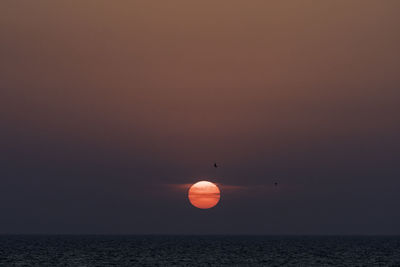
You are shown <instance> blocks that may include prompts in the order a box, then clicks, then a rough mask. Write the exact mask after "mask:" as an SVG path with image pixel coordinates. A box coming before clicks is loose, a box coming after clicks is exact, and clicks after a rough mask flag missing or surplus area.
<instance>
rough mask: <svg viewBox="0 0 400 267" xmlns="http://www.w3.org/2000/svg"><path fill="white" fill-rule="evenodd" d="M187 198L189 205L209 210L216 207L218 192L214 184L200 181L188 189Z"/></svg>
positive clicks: (218, 197)
mask: <svg viewBox="0 0 400 267" xmlns="http://www.w3.org/2000/svg"><path fill="white" fill-rule="evenodd" d="M188 197H189V201H190V203H192V205H193V206H195V207H196V208H199V209H209V208H212V207H214V206H215V205H217V203H218V201H219V199H220V191H219V188H218V186H216V185H215V184H214V183H211V182H208V181H200V182H197V183H195V184H194V185H192V186H191V187H190V189H189V192H188Z"/></svg>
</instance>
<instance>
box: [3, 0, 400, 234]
mask: <svg viewBox="0 0 400 267" xmlns="http://www.w3.org/2000/svg"><path fill="white" fill-rule="evenodd" d="M399 12H400V2H399V1H397V0H387V1H369V0H360V1H355V0H346V1H344V0H338V1H308V0H302V1H255V0H254V1H253V0H252V1H233V0H230V1H183V0H182V1H181V0H173V1H161V0H160V1H66V0H65V1H64V0H62V1H50V0H40V1H28V0H26V1H18V2H16V1H12V0H3V1H1V2H0V214H1V220H0V233H4V234H255V235H281V234H296V235H297V234H298V235H303V234H318V235H325V234H327V235H330V234H345V235H347V234H362V235H364V234H368V235H375V234H400V228H399V227H398V226H399V225H400V212H399V206H398V205H399V203H400V194H399V191H400V165H399V159H400V121H399V114H400V105H399V103H400V102H399V101H400V75H399V69H400V52H399V47H400V33H399V25H400V16H398V14H399ZM214 162H218V164H219V165H220V167H219V168H214V167H213V164H214ZM200 180H208V181H212V182H215V183H217V184H218V185H219V186H220V190H221V200H220V202H219V204H218V205H217V206H216V207H214V208H212V209H209V210H200V209H196V208H195V207H193V206H192V205H191V204H190V203H189V201H188V198H187V189H188V185H190V184H193V183H195V182H197V181H200ZM275 182H278V186H274V183H275Z"/></svg>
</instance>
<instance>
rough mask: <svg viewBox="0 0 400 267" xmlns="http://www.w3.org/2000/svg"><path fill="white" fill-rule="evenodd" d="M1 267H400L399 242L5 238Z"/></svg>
mask: <svg viewBox="0 0 400 267" xmlns="http://www.w3.org/2000/svg"><path fill="white" fill-rule="evenodd" d="M0 266H400V237H339V236H336V237H335V236H329V237H290V236H282V237H278V236H273V237H271V236H0Z"/></svg>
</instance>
